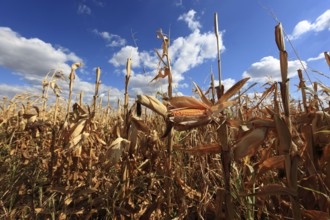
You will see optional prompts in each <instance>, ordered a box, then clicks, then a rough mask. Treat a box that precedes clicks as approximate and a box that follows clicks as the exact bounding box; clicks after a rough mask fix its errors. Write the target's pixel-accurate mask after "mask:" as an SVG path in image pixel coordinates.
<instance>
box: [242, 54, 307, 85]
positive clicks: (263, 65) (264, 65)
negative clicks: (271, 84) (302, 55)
mask: <svg viewBox="0 0 330 220" xmlns="http://www.w3.org/2000/svg"><path fill="white" fill-rule="evenodd" d="M302 63H303V65H304V66H305V67H306V66H307V65H306V62H304V61H302ZM301 68H302V66H301V63H300V61H299V60H293V61H289V62H288V77H289V78H292V77H294V76H296V75H297V70H298V69H301ZM245 77H251V80H250V81H259V82H266V81H268V80H275V81H279V80H281V69H280V61H279V60H278V59H276V58H274V57H272V56H268V57H263V58H262V59H261V60H260V61H258V62H255V63H253V64H252V65H251V66H250V67H249V69H248V70H246V71H244V73H243V78H245Z"/></svg>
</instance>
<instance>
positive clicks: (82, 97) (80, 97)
mask: <svg viewBox="0 0 330 220" xmlns="http://www.w3.org/2000/svg"><path fill="white" fill-rule="evenodd" d="M83 100H84V92H83V91H80V94H79V105H80V106H82V104H83Z"/></svg>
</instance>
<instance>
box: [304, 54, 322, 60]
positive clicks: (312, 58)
mask: <svg viewBox="0 0 330 220" xmlns="http://www.w3.org/2000/svg"><path fill="white" fill-rule="evenodd" d="M321 59H324V53H320V54H319V55H318V56H317V57H311V58H308V59H307V61H308V62H310V61H316V60H321Z"/></svg>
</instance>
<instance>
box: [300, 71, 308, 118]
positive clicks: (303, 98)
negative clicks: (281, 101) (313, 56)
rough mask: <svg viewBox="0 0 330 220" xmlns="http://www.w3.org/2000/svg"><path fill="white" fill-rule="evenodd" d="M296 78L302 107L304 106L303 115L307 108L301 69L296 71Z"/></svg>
mask: <svg viewBox="0 0 330 220" xmlns="http://www.w3.org/2000/svg"><path fill="white" fill-rule="evenodd" d="M298 76H299V80H300V83H299V88H300V89H301V96H302V101H303V106H304V110H305V113H307V112H308V107H307V99H306V90H305V88H306V84H305V79H304V76H303V74H302V70H301V69H299V70H298Z"/></svg>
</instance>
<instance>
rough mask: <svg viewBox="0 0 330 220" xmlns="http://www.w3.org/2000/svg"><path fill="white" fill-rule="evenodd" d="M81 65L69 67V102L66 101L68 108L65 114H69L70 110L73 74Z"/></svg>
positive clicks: (75, 64) (76, 64)
mask: <svg viewBox="0 0 330 220" xmlns="http://www.w3.org/2000/svg"><path fill="white" fill-rule="evenodd" d="M81 65H82V63H74V64H72V65H71V73H70V75H69V80H70V83H69V100H68V108H67V113H68V114H69V112H70V108H71V100H72V89H73V81H74V79H75V77H76V76H75V72H76V69H77V68H78V67H80V66H81Z"/></svg>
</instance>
